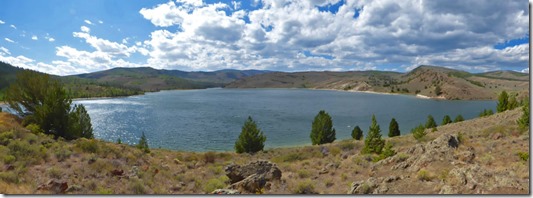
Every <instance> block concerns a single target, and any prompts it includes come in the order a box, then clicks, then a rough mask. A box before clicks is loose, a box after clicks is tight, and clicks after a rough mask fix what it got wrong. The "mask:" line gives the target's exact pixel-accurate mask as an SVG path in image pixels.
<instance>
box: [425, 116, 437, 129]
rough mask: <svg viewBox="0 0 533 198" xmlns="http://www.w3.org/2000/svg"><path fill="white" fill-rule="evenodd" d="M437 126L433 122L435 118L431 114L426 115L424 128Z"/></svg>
mask: <svg viewBox="0 0 533 198" xmlns="http://www.w3.org/2000/svg"><path fill="white" fill-rule="evenodd" d="M435 127H437V123H436V122H435V119H433V116H431V115H428V120H427V121H426V128H427V129H430V128H435Z"/></svg>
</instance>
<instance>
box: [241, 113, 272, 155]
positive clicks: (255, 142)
mask: <svg viewBox="0 0 533 198" xmlns="http://www.w3.org/2000/svg"><path fill="white" fill-rule="evenodd" d="M265 141H266V137H265V135H263V132H261V130H260V129H259V128H258V127H257V124H256V123H255V121H254V120H252V117H250V116H248V119H247V120H246V121H245V122H244V125H243V126H242V130H241V134H240V135H239V139H237V141H236V142H235V152H237V153H255V152H258V151H262V150H263V148H264V147H265Z"/></svg>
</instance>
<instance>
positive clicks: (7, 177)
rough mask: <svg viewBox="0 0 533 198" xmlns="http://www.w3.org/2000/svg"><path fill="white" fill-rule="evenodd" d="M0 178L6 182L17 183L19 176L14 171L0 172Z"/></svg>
mask: <svg viewBox="0 0 533 198" xmlns="http://www.w3.org/2000/svg"><path fill="white" fill-rule="evenodd" d="M0 180H2V181H4V182H7V183H14V184H18V183H19V176H18V174H17V173H16V172H14V171H7V172H0Z"/></svg>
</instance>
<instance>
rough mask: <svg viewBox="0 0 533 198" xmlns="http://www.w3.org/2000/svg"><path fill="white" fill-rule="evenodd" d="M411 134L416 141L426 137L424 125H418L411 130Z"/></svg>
mask: <svg viewBox="0 0 533 198" xmlns="http://www.w3.org/2000/svg"><path fill="white" fill-rule="evenodd" d="M411 133H412V134H413V137H415V139H416V140H421V139H422V138H423V137H424V136H426V129H425V127H424V125H422V124H420V125H418V126H417V127H415V128H413V129H411Z"/></svg>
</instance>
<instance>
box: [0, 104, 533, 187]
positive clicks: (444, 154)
mask: <svg viewBox="0 0 533 198" xmlns="http://www.w3.org/2000/svg"><path fill="white" fill-rule="evenodd" d="M520 115H521V111H520V109H515V110H511V111H506V112H503V113H498V114H495V115H491V116H488V117H483V118H476V119H473V120H467V121H463V122H459V123H453V124H448V125H445V126H439V127H437V131H436V132H430V130H426V132H428V135H427V136H426V137H425V138H424V139H423V140H422V141H420V142H418V141H416V140H415V139H414V138H413V136H412V135H411V134H407V135H404V136H398V137H394V138H385V140H386V141H387V142H390V143H391V144H392V145H393V149H394V150H396V152H397V154H396V155H395V156H393V157H389V158H386V159H384V160H381V161H379V162H373V160H372V158H373V156H372V155H362V154H360V151H361V149H362V147H363V145H364V142H363V141H356V140H341V141H336V142H334V143H331V144H325V145H321V146H303V147H293V148H276V149H270V150H267V151H264V152H260V153H257V154H255V155H249V154H236V153H232V152H207V153H194V152H182V151H169V150H163V149H152V151H151V153H149V154H145V153H143V152H142V151H141V150H139V149H137V148H135V147H132V146H128V145H124V144H115V143H110V142H103V141H100V140H86V139H79V140H75V141H70V142H67V141H63V140H53V139H51V138H50V137H48V136H45V135H42V134H39V133H35V134H34V133H32V132H30V131H29V130H27V129H24V128H23V127H21V126H20V120H19V119H18V118H17V117H15V116H12V115H9V114H7V113H0V156H2V159H1V160H0V167H2V168H3V169H2V172H0V193H5V194H18V193H23V194H35V193H37V194H41V193H45V194H48V193H67V194H204V193H210V192H213V191H214V190H215V189H220V188H233V189H235V190H223V191H218V192H226V193H228V192H229V193H237V192H240V193H265V194H295V193H321V194H346V193H361V194H362V193H373V194H450V193H451V194H528V193H529V192H530V191H529V180H530V175H529V155H527V158H526V157H525V154H528V152H529V146H530V145H529V139H530V136H529V133H528V132H526V131H521V130H519V129H518V126H517V124H516V119H518V118H519V117H520ZM378 119H379V118H378ZM400 124H401V123H400ZM382 128H385V127H384V126H382ZM148 139H149V137H148ZM267 141H268V140H267ZM262 160H267V161H268V162H264V161H262ZM270 162H272V163H273V164H271V163H270ZM252 167H253V168H252ZM249 168H252V169H249ZM261 170H264V171H266V172H261ZM263 174H266V177H265V178H266V183H265V179H263V180H261V179H260V180H256V179H257V176H258V175H263ZM247 175H250V176H249V177H247ZM254 175H255V176H254ZM243 178H246V179H243ZM260 181H263V182H260ZM251 191H252V192H251Z"/></svg>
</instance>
